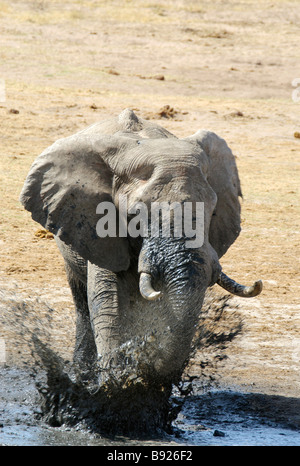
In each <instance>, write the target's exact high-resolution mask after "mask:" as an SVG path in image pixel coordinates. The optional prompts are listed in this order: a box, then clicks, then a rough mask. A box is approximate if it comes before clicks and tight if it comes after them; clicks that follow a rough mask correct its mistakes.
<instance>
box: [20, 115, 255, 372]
mask: <svg viewBox="0 0 300 466" xmlns="http://www.w3.org/2000/svg"><path fill="white" fill-rule="evenodd" d="M120 195H122V196H123V197H124V196H125V197H126V199H127V202H128V206H127V207H128V211H130V209H132V207H133V206H135V205H137V203H141V202H142V203H143V204H144V205H145V206H147V207H149V208H150V207H151V203H153V202H158V203H159V202H166V201H167V202H168V203H174V202H176V203H177V205H178V204H179V205H183V204H184V203H186V202H190V203H192V204H193V205H195V203H196V202H203V203H204V223H203V242H202V243H203V244H201V246H200V247H196V248H192V247H187V244H186V238H185V236H184V233H183V235H182V236H181V237H175V236H174V235H172V234H170V236H169V237H167V236H162V235H160V234H158V235H156V236H152V235H151V234H145V235H144V236H141V235H140V236H137V235H134V236H132V235H130V234H127V235H120V234H116V235H112V236H111V235H108V236H106V237H105V236H104V235H103V236H102V237H100V236H99V235H98V234H97V232H96V225H97V222H98V221H99V218H100V217H99V214H98V213H97V206H98V205H99V203H101V202H108V203H113V205H114V206H115V207H116V211H118V210H119V209H120V205H119V199H120ZM240 196H241V188H240V181H239V177H238V172H237V167H236V162H235V158H234V156H233V154H232V152H231V150H230V149H229V147H228V146H227V144H226V142H225V141H224V140H223V139H221V138H220V137H219V136H217V135H216V134H215V133H213V132H210V131H206V130H200V131H198V132H196V133H195V134H194V135H192V136H190V137H186V138H183V139H179V138H177V137H176V136H174V135H173V134H171V133H170V132H168V131H167V130H165V129H164V128H162V127H160V126H158V125H156V124H154V123H152V122H149V121H146V120H143V119H141V118H139V117H137V116H136V114H135V113H134V112H133V111H132V110H130V109H126V110H124V111H123V112H122V113H121V114H120V115H119V116H118V117H117V118H112V119H109V120H106V121H103V122H99V123H96V124H94V125H92V126H90V127H89V128H87V129H84V130H83V131H80V132H78V133H76V134H75V135H72V136H70V137H67V138H64V139H60V140H58V141H56V142H55V143H54V144H53V145H52V146H51V147H49V148H47V149H46V150H45V151H44V152H43V153H42V154H41V155H40V156H39V157H37V159H36V160H35V162H34V163H33V165H32V167H31V170H30V172H29V174H28V177H27V179H26V181H25V184H24V187H23V190H22V193H21V197H20V200H21V202H22V204H23V205H24V207H25V208H26V209H27V210H28V211H30V212H31V213H32V218H33V219H34V220H35V221H37V222H39V223H40V224H41V225H42V226H43V227H45V228H46V229H48V230H50V231H51V232H52V233H53V234H54V235H55V238H56V241H57V244H58V248H59V250H60V252H61V253H62V255H63V257H64V260H65V267H66V273H67V277H68V281H69V284H70V288H71V291H72V294H73V299H74V303H75V307H76V312H77V324H76V344H75V351H74V360H75V361H76V362H77V364H78V365H79V366H80V367H81V369H82V372H83V373H84V371H85V370H86V368H89V367H90V366H92V365H93V364H94V362H95V361H98V364H99V365H100V367H102V368H103V370H104V369H105V368H108V367H111V365H112V364H115V365H118V364H120V365H122V364H125V365H126V364H127V365H129V366H130V364H133V363H134V364H136V367H138V371H139V374H142V375H143V376H145V377H146V376H150V377H152V378H156V379H157V380H164V379H166V380H171V379H173V378H176V377H177V376H178V375H180V374H181V373H182V370H183V368H184V366H185V363H186V361H187V358H188V357H189V352H190V347H191V342H192V339H193V336H194V333H195V329H196V325H197V321H198V318H199V315H200V312H201V306H202V302H203V298H204V295H205V292H206V290H207V288H208V287H211V286H213V285H214V284H215V283H217V284H219V285H220V286H222V287H224V288H225V289H226V290H227V291H229V292H231V293H233V294H237V295H239V296H245V297H251V296H256V295H257V294H259V293H260V292H261V289H262V283H261V281H257V282H255V283H254V285H253V286H249V287H246V286H242V285H239V284H238V283H236V282H235V281H233V280H231V279H230V278H229V277H227V276H226V275H225V274H224V273H223V272H222V270H221V265H220V262H219V259H220V258H221V257H222V256H223V255H224V253H225V252H226V251H227V249H228V248H229V247H230V245H231V244H232V243H233V242H234V241H235V239H236V238H237V236H238V235H239V233H240V199H239V197H240ZM129 218H130V215H129V216H128V219H127V220H128V221H129ZM193 220H195V219H194V217H193ZM118 226H120V225H119V224H118Z"/></svg>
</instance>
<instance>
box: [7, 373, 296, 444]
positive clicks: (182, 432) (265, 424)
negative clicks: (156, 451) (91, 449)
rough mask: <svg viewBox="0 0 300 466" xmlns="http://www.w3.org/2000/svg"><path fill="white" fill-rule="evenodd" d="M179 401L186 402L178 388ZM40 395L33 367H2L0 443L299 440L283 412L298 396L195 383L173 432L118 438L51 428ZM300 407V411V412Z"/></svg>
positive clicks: (209, 442) (287, 442)
mask: <svg viewBox="0 0 300 466" xmlns="http://www.w3.org/2000/svg"><path fill="white" fill-rule="evenodd" d="M173 398H174V400H175V401H177V402H178V401H182V398H181V397H180V394H179V393H176V392H174V393H173ZM39 402H40V399H39V394H38V391H37V389H36V385H35V380H34V377H33V375H32V371H31V370H27V369H16V368H13V367H2V368H0V445H16V446H28V445H31V446H48V445H57V446H59V445H74V446H75V445H85V446H88V445H91V446H92V445H97V446H116V445H119V446H120V445H154V446H159V445H170V446H171V445H177V446H178V447H179V446H184V445H199V446H201V445H271V446H272V445H280V446H281V445H282V446H293V445H300V429H299V427H300V426H299V424H297V423H295V422H293V420H292V419H291V420H290V421H289V420H288V418H287V417H286V416H284V413H286V411H287V409H288V406H290V404H291V403H293V409H298V410H299V402H298V401H297V400H290V399H285V398H283V397H275V396H273V397H268V396H266V395H262V394H253V393H243V392H242V391H238V389H237V388H235V390H232V389H231V390H230V389H229V388H228V387H227V388H226V389H222V390H220V389H218V390H212V389H210V390H209V391H207V390H204V389H203V387H201V389H200V387H197V383H196V384H195V385H194V387H193V393H192V394H190V395H189V396H188V397H186V399H185V401H184V404H183V407H182V409H181V411H180V413H179V415H178V416H177V418H176V420H175V421H174V422H173V428H174V430H173V433H172V434H169V435H168V434H161V435H159V436H156V437H155V438H148V439H141V440H139V439H137V438H135V439H130V438H126V437H117V438H114V439H111V438H107V437H105V436H101V435H99V434H94V433H91V432H89V431H87V430H85V429H84V428H83V426H82V425H78V426H75V427H72V428H69V427H66V426H64V425H62V426H60V427H50V426H49V425H48V424H47V423H45V422H44V421H43V420H41V419H40V413H41V410H40V404H39ZM298 412H299V411H298Z"/></svg>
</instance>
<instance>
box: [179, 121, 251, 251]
mask: <svg viewBox="0 0 300 466" xmlns="http://www.w3.org/2000/svg"><path fill="white" fill-rule="evenodd" d="M188 139H189V140H191V139H192V140H196V141H197V143H198V144H199V145H200V147H201V148H202V149H203V150H204V152H205V153H206V155H207V156H208V160H209V168H208V175H207V181H208V182H209V184H210V186H211V187H212V189H213V190H214V192H215V193H216V195H217V204H216V207H215V210H214V213H213V215H212V218H211V223H210V231H209V241H210V244H211V245H212V246H213V248H214V249H215V250H216V252H217V254H218V256H219V257H221V256H223V255H224V254H225V252H226V251H227V249H228V248H229V247H230V246H231V244H232V243H233V242H234V241H235V240H236V238H237V237H238V235H239V234H240V231H241V226H240V224H241V206H240V199H239V198H240V197H242V192H241V186H240V180H239V176H238V170H237V166H236V162H235V157H234V155H233V154H232V152H231V150H230V148H229V147H228V145H227V143H226V142H225V140H224V139H222V138H220V137H219V136H218V135H217V134H215V133H213V132H211V131H206V130H200V131H197V133H196V134H194V135H193V136H191V137H190V138H188Z"/></svg>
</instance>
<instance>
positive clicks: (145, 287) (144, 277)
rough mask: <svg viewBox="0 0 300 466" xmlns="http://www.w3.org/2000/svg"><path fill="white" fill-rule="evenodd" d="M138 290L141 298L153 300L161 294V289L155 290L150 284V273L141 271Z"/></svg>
mask: <svg viewBox="0 0 300 466" xmlns="http://www.w3.org/2000/svg"><path fill="white" fill-rule="evenodd" d="M140 292H141V295H142V296H143V298H145V299H148V301H155V300H156V299H158V298H159V297H160V296H161V291H155V290H154V289H153V288H152V285H151V275H150V274H149V273H145V272H142V273H141V275H140Z"/></svg>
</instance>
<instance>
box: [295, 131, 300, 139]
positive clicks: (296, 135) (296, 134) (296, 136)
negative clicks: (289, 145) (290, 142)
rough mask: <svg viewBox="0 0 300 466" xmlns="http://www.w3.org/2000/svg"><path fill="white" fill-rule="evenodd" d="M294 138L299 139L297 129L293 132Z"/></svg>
mask: <svg viewBox="0 0 300 466" xmlns="http://www.w3.org/2000/svg"><path fill="white" fill-rule="evenodd" d="M294 138H297V139H300V133H299V132H298V131H296V132H295V133H294Z"/></svg>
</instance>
